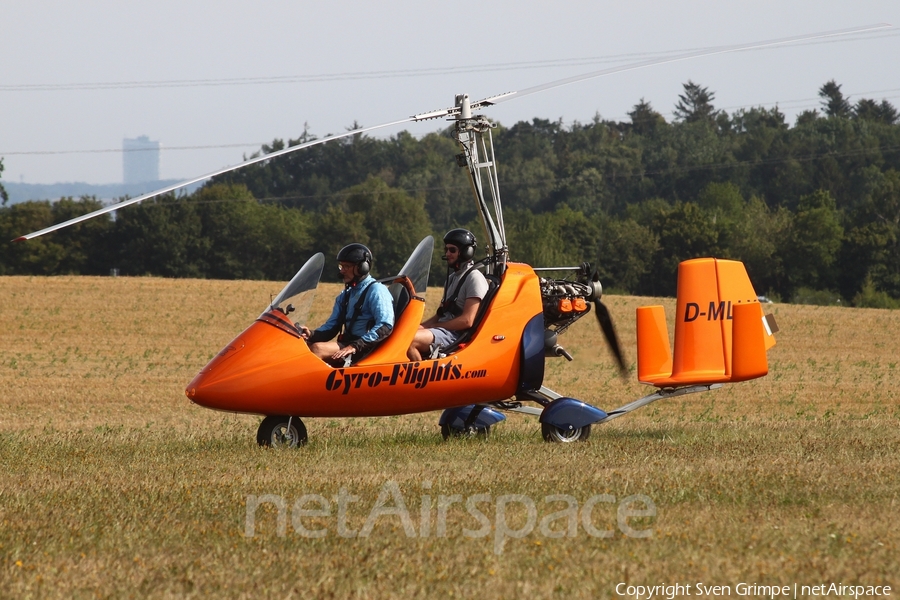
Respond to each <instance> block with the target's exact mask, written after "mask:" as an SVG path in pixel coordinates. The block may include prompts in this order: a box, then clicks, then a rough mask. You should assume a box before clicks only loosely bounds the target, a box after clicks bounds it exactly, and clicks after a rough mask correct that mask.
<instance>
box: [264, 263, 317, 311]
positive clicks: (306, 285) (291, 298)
mask: <svg viewBox="0 0 900 600" xmlns="http://www.w3.org/2000/svg"><path fill="white" fill-rule="evenodd" d="M324 268H325V255H324V254H322V253H321V252H319V253H317V254H315V255H313V257H312V258H310V259H309V260H308V261H306V264H305V265H303V266H302V267H300V270H299V271H297V274H296V275H294V278H293V279H291V281H290V282H289V283H288V284H287V285H286V286H284V289H283V290H281V293H279V294H278V295H277V296H275V299H274V300H273V301H272V304H270V305H269V307H268V308H267V309H266V310H264V311H263V314H266V313H267V312H269V311H272V310H276V309H278V310H280V311H281V312H283V313H284V314H285V315H292V316H291V319H292V320H294V321H301V322H302V321H304V320H305V319H306V316H307V315H308V314H309V309H310V307H311V306H312V302H313V298H315V295H316V286H317V285H319V279H320V278H321V277H322V270H323V269H324ZM294 313H295V314H294Z"/></svg>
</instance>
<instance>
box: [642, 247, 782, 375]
mask: <svg viewBox="0 0 900 600" xmlns="http://www.w3.org/2000/svg"><path fill="white" fill-rule="evenodd" d="M675 319H676V321H675V344H674V349H675V351H674V356H673V355H672V354H671V352H670V350H669V337H668V332H667V329H666V324H665V314H664V312H663V307H662V306H649V307H641V308H639V309H638V310H637V327H638V379H639V380H640V381H641V382H642V383H648V384H651V385H655V386H657V387H678V386H684V385H697V384H710V383H724V382H729V381H744V380H747V379H753V378H756V377H761V376H763V375H765V374H766V373H767V372H768V361H767V358H766V350H767V349H768V347H770V346H771V345H773V344H774V338H768V339H767V334H766V331H765V328H764V327H763V323H762V309H761V307H760V304H759V301H758V300H757V299H756V292H755V291H754V290H753V286H752V285H751V284H750V278H749V277H748V276H747V271H746V269H745V268H744V265H743V263H741V262H739V261H733V260H722V259H715V258H698V259H693V260H688V261H684V262H682V263H681V264H680V265H679V266H678V298H677V302H676V313H675Z"/></svg>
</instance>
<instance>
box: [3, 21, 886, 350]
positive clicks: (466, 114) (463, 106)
mask: <svg viewBox="0 0 900 600" xmlns="http://www.w3.org/2000/svg"><path fill="white" fill-rule="evenodd" d="M886 27H891V25H890V24H888V23H877V24H875V25H866V26H863V27H852V28H849V29H840V30H837V31H826V32H820V33H813V34H807V35H801V36H795V37H788V38H780V39H775V40H767V41H763V42H753V43H750V44H738V45H733V46H719V47H716V48H707V49H705V50H697V51H694V52H689V53H686V54H679V55H676V56H671V57H666V58H658V59H652V60H646V61H642V62H638V63H634V64H630V65H624V66H620V67H612V68H609V69H603V70H600V71H591V72H589V73H584V74H582V75H576V76H574V77H568V78H566V79H559V80H556V81H552V82H550V83H545V84H541V85H537V86H533V87H530V88H526V89H524V90H521V91H513V92H506V93H504V94H499V95H496V96H489V97H487V98H483V99H481V100H478V101H476V102H469V98H468V96H465V95H460V96H458V97H457V102H456V105H455V106H453V107H451V108H445V109H440V110H435V111H431V112H427V113H420V114H417V115H412V116H410V117H407V118H405V119H401V120H399V121H392V122H390V123H383V124H381V125H374V126H372V127H361V128H358V129H353V130H351V131H347V132H344V133H342V134H338V135H332V136H328V137H325V138H322V139H318V140H313V141H311V142H306V143H304V144H298V145H296V146H290V147H289V148H284V149H283V150H279V151H278V152H272V153H271V154H265V155H263V156H259V157H257V158H253V159H250V160H247V161H244V162H242V163H239V164H237V165H232V166H229V167H223V168H221V169H219V170H217V171H213V172H212V173H207V174H206V175H201V176H200V177H195V178H194V179H189V180H187V181H182V182H181V183H177V184H175V185H170V186H168V187H164V188H161V189H159V190H156V191H154V192H150V193H147V194H143V195H141V196H138V197H136V198H131V199H129V200H125V201H123V202H119V203H117V204H111V205H109V206H106V207H104V208H102V209H100V210H95V211H94V212H90V213H87V214H84V215H81V216H80V217H75V218H74V219H69V220H68V221H65V222H63V223H57V224H56V225H53V226H51V227H47V228H45V229H41V230H40V231H35V232H32V233H28V234H25V235H23V236H20V237H18V238H16V239H15V240H13V241H14V242H22V241H25V240H30V239H33V238H36V237H38V236H41V235H44V234H46V233H50V232H52V231H56V230H58V229H62V228H64V227H68V226H70V225H75V224H76V223H81V222H82V221H86V220H88V219H92V218H94V217H97V216H100V215H103V214H106V213H110V212H113V211H115V210H118V209H120V208H124V207H126V206H129V205H131V204H137V203H138V202H142V201H144V200H147V199H149V198H153V197H155V196H159V195H161V194H165V193H167V192H171V191H174V190H177V189H180V188H183V187H185V186H187V185H190V184H192V183H197V182H200V181H204V180H206V179H209V178H211V177H215V176H216V175H221V174H223V173H228V172H230V171H234V170H237V169H240V168H242V167H246V166H248V165H252V164H255V163H258V162H262V161H266V160H271V159H273V158H275V157H278V156H281V155H282V154H287V153H289V152H296V151H297V150H302V149H303V148H309V147H310V146H315V145H317V144H323V143H325V142H329V141H332V140H337V139H340V138H344V137H348V136H351V135H357V134H361V133H365V132H367V131H373V130H375V129H381V128H384V127H390V126H393V125H398V124H400V123H408V122H418V121H425V120H428V119H439V118H446V117H450V118H456V119H459V118H463V119H468V118H471V114H472V113H471V111H472V110H478V109H480V108H485V107H488V106H493V105H495V104H500V103H501V102H506V101H508V100H512V99H514V98H521V97H523V96H528V95H531V94H536V93H538V92H543V91H545V90H549V89H552V88H557V87H560V86H564V85H569V84H571V83H576V82H579V81H584V80H586V79H593V78H595V77H603V76H605V75H611V74H613V73H622V72H625V71H633V70H636V69H643V68H646V67H650V66H654V65H660V64H665V63H671V62H677V61H682V60H690V59H694V58H700V57H703V56H713V55H716V54H726V53H729V52H738V51H741V50H751V49H754V48H766V47H771V46H780V45H783V44H789V43H792V42H801V41H807V40H813V39H821V38H827V37H835V36H841V35H849V34H853V33H864V32H867V31H874V30H876V29H884V28H886ZM599 306H602V304H600V305H598V311H597V316H598V317H600V314H601V310H600V309H599ZM603 312H606V314H607V317H608V311H606V309H605V308H604V309H603ZM602 326H603V320H602V319H601V327H602ZM610 327H612V325H610ZM604 331H605V330H604ZM614 336H615V334H613V337H614ZM607 339H609V336H607Z"/></svg>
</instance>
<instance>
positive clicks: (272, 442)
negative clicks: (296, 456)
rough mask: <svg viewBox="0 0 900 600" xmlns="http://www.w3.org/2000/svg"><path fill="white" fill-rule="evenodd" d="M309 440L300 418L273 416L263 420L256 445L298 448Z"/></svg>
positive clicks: (257, 433)
mask: <svg viewBox="0 0 900 600" xmlns="http://www.w3.org/2000/svg"><path fill="white" fill-rule="evenodd" d="M308 440H309V436H308V435H307V433H306V425H304V424H303V421H301V420H300V417H292V416H287V415H271V416H268V417H266V418H265V419H263V421H262V423H260V424H259V429H258V430H257V432H256V443H257V444H259V445H260V446H268V447H272V448H297V447H298V446H303V445H305V444H306V442H307V441H308Z"/></svg>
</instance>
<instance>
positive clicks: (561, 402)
mask: <svg viewBox="0 0 900 600" xmlns="http://www.w3.org/2000/svg"><path fill="white" fill-rule="evenodd" d="M605 418H606V413H605V412H603V411H602V410H600V409H599V408H597V407H595V406H591V405H590V404H585V403H584V402H582V401H581V400H576V399H575V398H557V399H556V400H554V401H553V402H551V403H550V404H548V405H547V408H545V409H544V411H543V412H542V413H541V419H540V421H541V423H549V424H550V425H555V426H557V427H559V428H561V429H577V428H579V427H584V426H585V425H590V424H592V423H596V422H597V421H602V420H603V419H605Z"/></svg>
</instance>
